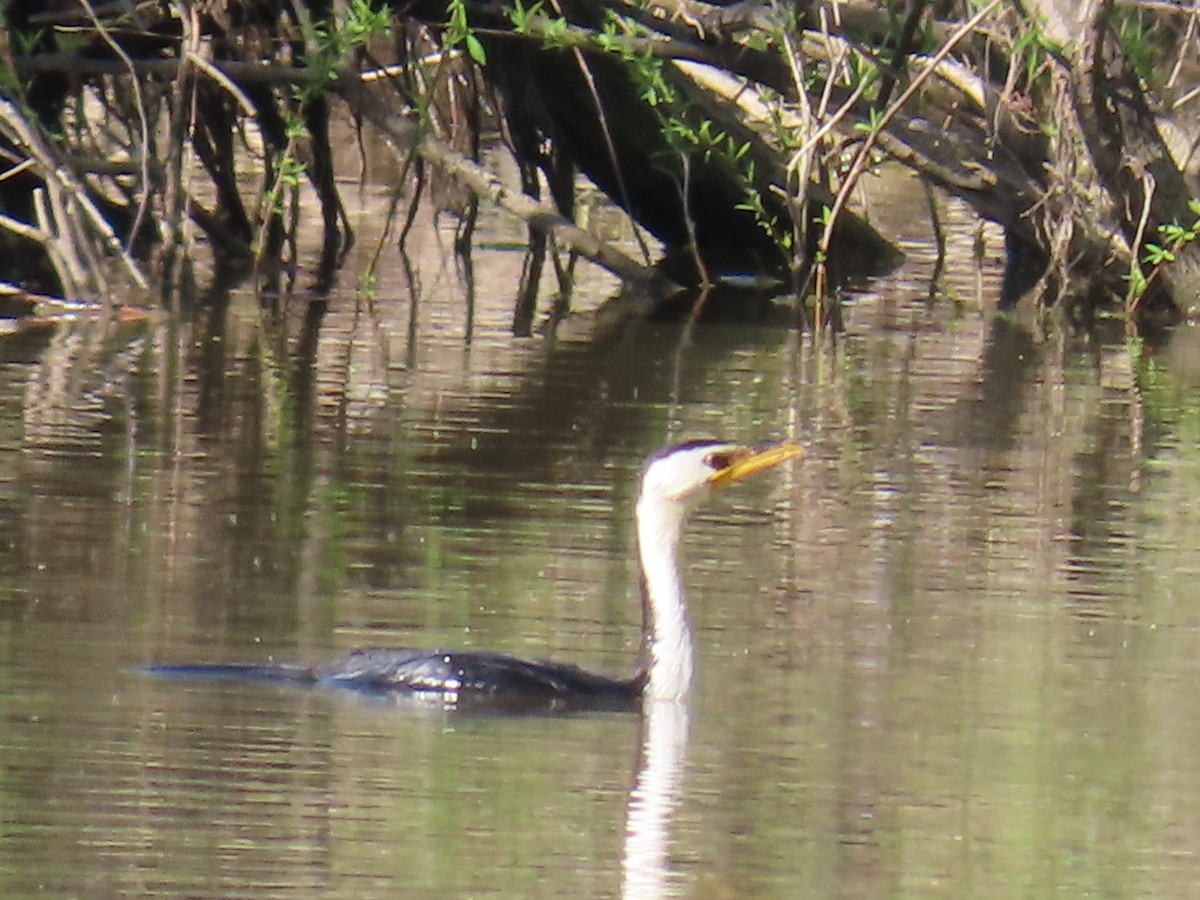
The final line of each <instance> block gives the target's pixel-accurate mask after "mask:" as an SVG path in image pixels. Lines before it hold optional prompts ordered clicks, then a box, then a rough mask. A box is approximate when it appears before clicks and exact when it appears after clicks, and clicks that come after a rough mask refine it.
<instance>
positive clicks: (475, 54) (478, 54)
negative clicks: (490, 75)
mask: <svg viewBox="0 0 1200 900" xmlns="http://www.w3.org/2000/svg"><path fill="white" fill-rule="evenodd" d="M466 44H467V53H468V54H469V55H470V57H471V59H473V60H474V61H475V62H476V63H477V64H478V65H481V66H486V65H487V53H485V52H484V50H483V44H481V43H479V38H477V37H475V35H473V34H468V35H467V37H466Z"/></svg>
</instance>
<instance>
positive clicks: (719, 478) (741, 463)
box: [708, 444, 804, 487]
mask: <svg viewBox="0 0 1200 900" xmlns="http://www.w3.org/2000/svg"><path fill="white" fill-rule="evenodd" d="M803 453H804V451H803V450H802V449H801V448H800V447H798V446H797V445H796V444H776V445H775V446H774V447H768V448H767V449H766V450H752V449H750V448H747V449H746V450H744V451H742V452H740V453H736V454H734V455H733V456H732V458H731V459H730V461H729V465H727V466H726V467H725V468H724V469H721V470H720V471H719V472H713V473H712V475H710V476H709V478H708V483H709V484H711V485H712V486H713V487H722V486H724V485H727V484H732V483H733V482H735V481H741V480H742V479H743V478H748V477H749V476H751V475H753V474H754V473H755V472H761V471H762V470H763V469H769V468H771V466H776V465H779V463H781V462H786V461H787V460H789V459H795V458H796V457H797V456H800V455H802V454H803Z"/></svg>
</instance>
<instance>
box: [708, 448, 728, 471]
mask: <svg viewBox="0 0 1200 900" xmlns="http://www.w3.org/2000/svg"><path fill="white" fill-rule="evenodd" d="M704 462H705V463H706V464H707V465H708V467H709V468H710V469H712V470H713V471H714V472H720V471H721V470H722V469H728V468H729V467H730V465H732V463H733V456H732V455H731V454H729V453H710V454H708V456H706V457H705V458H704Z"/></svg>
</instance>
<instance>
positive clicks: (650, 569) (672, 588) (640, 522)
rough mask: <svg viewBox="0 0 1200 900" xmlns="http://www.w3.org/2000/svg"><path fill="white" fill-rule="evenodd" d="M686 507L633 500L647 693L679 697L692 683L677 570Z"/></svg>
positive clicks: (688, 639) (688, 632)
mask: <svg viewBox="0 0 1200 900" xmlns="http://www.w3.org/2000/svg"><path fill="white" fill-rule="evenodd" d="M687 514H688V510H687V509H686V508H684V507H683V506H681V505H680V504H677V503H662V502H656V501H655V500H654V499H653V498H652V497H651V498H647V497H641V498H639V499H638V504H637V539H638V555H639V559H640V561H641V566H642V590H643V596H642V605H643V610H642V615H643V618H644V622H643V626H642V627H643V638H642V640H643V646H642V665H643V666H644V667H645V670H646V675H647V677H648V680H647V683H646V687H645V694H644V696H645V698H646V699H648V700H682V699H684V698H685V697H686V696H687V693H688V689H689V688H690V687H691V684H692V631H691V627H690V626H689V624H688V616H687V603H686V602H685V601H684V597H683V580H682V578H681V577H680V571H679V543H680V540H681V539H682V537H683V526H684V523H685V521H686V519H687Z"/></svg>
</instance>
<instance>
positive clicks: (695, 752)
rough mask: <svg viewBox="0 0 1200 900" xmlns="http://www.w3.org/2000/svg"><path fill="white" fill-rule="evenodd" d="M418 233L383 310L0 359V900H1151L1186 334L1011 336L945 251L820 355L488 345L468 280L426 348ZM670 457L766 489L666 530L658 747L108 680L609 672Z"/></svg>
mask: <svg viewBox="0 0 1200 900" xmlns="http://www.w3.org/2000/svg"><path fill="white" fill-rule="evenodd" d="M493 227H494V226H493ZM911 227H912V229H913V230H914V237H915V236H917V235H920V233H921V232H922V231H923V230H924V227H923V225H922V223H920V222H914V223H912V225H911ZM426 234H427V238H426V243H425V246H423V247H421V248H419V252H420V253H422V254H423V259H422V260H421V265H420V267H419V268H420V271H421V273H422V280H421V285H420V289H419V292H418V294H416V295H415V294H414V293H413V292H412V291H411V289H410V288H408V287H407V286H405V285H404V284H403V283H402V282H401V281H400V276H399V275H398V274H397V273H391V274H390V275H389V276H388V278H385V279H383V280H382V281H381V284H380V290H379V293H378V295H377V297H376V298H375V300H374V302H373V303H370V304H368V303H366V302H365V301H361V300H356V298H355V297H354V295H353V293H352V292H351V291H350V289H349V288H347V289H346V290H344V291H342V292H340V293H337V294H335V295H334V296H333V297H332V298H331V302H330V308H329V312H328V314H327V315H326V316H325V318H324V320H323V321H322V322H321V325H320V328H319V331H317V332H315V334H314V333H309V334H306V332H305V328H304V320H305V308H304V304H303V302H302V301H299V300H293V301H292V302H291V304H290V305H285V307H284V310H283V312H282V314H281V316H280V318H279V319H278V320H272V319H271V318H270V317H262V316H260V315H259V313H258V311H257V306H256V304H255V302H254V301H253V300H252V299H250V298H245V297H236V298H234V301H233V303H232V305H231V307H230V309H229V310H228V311H227V312H226V313H222V314H213V315H209V314H201V315H199V316H198V318H197V319H196V320H195V321H194V322H189V323H172V322H160V323H154V324H151V325H148V326H145V325H132V326H123V327H120V328H114V329H109V330H107V331H105V330H103V329H102V328H101V326H99V325H97V324H95V323H89V322H86V321H79V322H76V323H74V324H72V325H64V326H62V327H60V328H59V329H58V330H57V331H55V332H53V333H52V334H51V335H49V336H48V337H47V341H48V343H47V345H46V346H45V347H39V346H37V345H31V344H29V343H26V344H25V345H16V344H13V343H11V342H10V343H9V344H7V345H5V346H3V347H0V359H3V360H4V361H3V362H2V363H0V411H2V416H0V686H2V693H0V712H2V714H3V728H2V730H0V894H2V895H3V896H13V897H17V896H29V895H34V894H38V893H44V894H48V895H51V896H80V897H107V896H117V895H138V896H177V897H233V896H236V897H289V898H295V897H347V898H351V897H353V898H369V897H397V896H404V897H467V896H499V897H531V896H563V897H568V896H569V897H613V896H619V895H620V894H621V893H622V891H623V890H624V891H625V893H627V894H628V895H636V896H652V895H655V894H669V893H678V894H681V895H697V896H705V897H883V896H887V897H914V898H916V897H922V898H923V897H939V896H944V897H954V898H961V897H991V896H995V897H1014V896H1033V897H1044V896H1063V897H1081V896H1099V897H1189V896H1192V895H1193V894H1194V891H1195V885H1196V884H1197V883H1198V882H1200V859H1198V858H1197V852H1198V850H1200V754H1198V753H1197V752H1196V748H1197V747H1198V746H1200V704H1198V702H1197V699H1196V698H1197V697H1198V696H1200V691H1198V690H1197V689H1198V687H1200V662H1198V661H1197V660H1200V653H1198V652H1197V648H1200V593H1198V591H1197V583H1198V577H1197V576H1198V575H1200V447H1198V444H1197V441H1198V440H1200V413H1198V412H1197V410H1200V374H1197V373H1198V371H1200V370H1198V368H1197V366H1196V363H1195V360H1196V359H1197V358H1200V344H1198V343H1197V339H1196V337H1195V335H1194V334H1193V333H1192V332H1191V331H1186V330H1185V331H1182V332H1181V333H1180V334H1178V335H1176V336H1175V338H1174V340H1173V341H1171V342H1170V343H1169V344H1168V345H1167V346H1166V347H1164V348H1159V349H1155V350H1153V351H1151V350H1149V349H1146V348H1138V347H1135V348H1134V350H1135V351H1136V352H1135V353H1133V354H1131V353H1130V350H1129V348H1127V347H1126V346H1125V344H1124V343H1117V344H1113V345H1111V346H1109V345H1098V344H1095V343H1088V342H1085V341H1082V340H1081V341H1066V340H1061V339H1051V340H1047V341H1039V340H1035V339H1034V338H1033V337H1031V336H1030V334H1029V333H1028V332H1027V331H1025V330H1023V329H1022V328H1021V327H1019V326H1018V325H1016V324H1014V323H1011V322H1008V321H1005V320H1000V319H995V318H993V317H992V316H991V315H989V314H986V313H982V312H980V310H979V308H978V305H977V298H978V297H983V299H984V301H985V303H990V302H991V298H993V297H994V295H995V291H996V281H997V278H998V272H997V270H996V268H995V266H994V265H993V264H991V263H988V264H985V265H984V267H983V268H982V270H981V271H980V272H979V273H976V272H975V270H974V269H973V267H972V265H971V264H970V263H967V262H963V260H966V259H967V258H968V254H967V253H966V252H965V251H964V250H963V249H962V248H959V249H958V251H957V255H956V258H955V259H956V261H955V262H954V263H952V264H951V266H950V267H949V270H948V273H947V276H946V278H947V282H946V287H947V292H948V293H949V294H953V295H954V296H955V297H957V298H959V299H961V301H962V302H961V303H960V304H956V303H953V302H950V301H949V300H946V299H943V300H941V301H940V302H938V303H935V304H933V305H927V304H926V302H925V299H924V298H925V295H926V293H927V285H926V284H925V283H923V281H922V278H924V277H926V273H927V272H928V271H929V267H928V264H927V262H928V251H927V249H925V248H923V247H922V246H921V245H919V244H916V243H912V242H910V243H909V249H910V250H911V251H913V252H914V259H913V262H912V263H911V264H910V266H909V267H907V268H906V269H905V270H904V271H903V272H901V273H899V275H898V276H897V277H896V278H895V279H892V280H891V281H890V282H888V283H887V284H886V285H882V286H880V288H879V290H878V291H877V292H876V293H872V294H868V295H864V296H862V297H860V298H858V299H857V300H855V301H854V302H853V303H852V304H851V305H850V307H849V308H848V309H847V314H846V321H847V331H846V333H845V334H843V335H842V336H840V337H839V338H837V339H836V340H828V339H826V340H818V341H814V340H813V339H811V338H810V337H802V336H800V335H797V334H795V333H793V332H789V331H787V330H781V329H778V328H774V327H766V326H763V327H728V326H705V327H699V328H697V329H695V330H694V331H691V332H689V333H686V334H685V332H684V331H683V330H682V329H681V328H680V327H677V326H672V325H646V326H643V327H641V328H638V329H620V328H614V327H611V326H610V325H609V324H607V323H606V322H605V321H603V320H602V319H598V318H596V317H594V316H593V315H591V309H592V307H594V306H595V305H596V304H597V302H598V300H599V298H602V297H603V295H604V294H605V292H606V291H607V290H608V287H609V286H608V285H606V284H605V282H604V281H603V280H599V279H597V280H595V281H589V282H588V286H587V287H586V288H585V290H584V291H583V293H582V299H581V305H582V307H583V309H582V311H581V314H580V315H579V316H577V317H576V318H574V319H571V320H569V321H567V322H566V323H564V324H563V325H562V326H561V328H560V329H559V332H558V337H557V339H556V340H552V339H549V338H547V337H545V336H537V337H533V338H523V339H515V338H512V337H511V336H510V334H509V326H510V322H511V307H512V299H513V294H514V292H515V283H516V276H517V273H519V267H520V256H519V254H517V253H512V252H507V253H506V252H493V253H489V254H484V255H482V256H481V257H480V259H479V260H478V261H477V269H476V273H475V275H476V279H477V285H478V288H477V290H476V293H475V296H474V298H473V303H474V309H473V319H472V320H471V323H470V326H468V324H467V320H466V298H465V290H464V287H463V284H462V282H461V280H460V278H459V277H458V275H457V274H456V273H455V270H454V269H453V267H451V266H449V264H444V263H440V262H438V260H440V258H441V257H440V248H439V244H438V242H437V241H435V240H434V238H433V231H432V229H431V228H430V229H428V230H427V232H426ZM503 236H504V235H503V234H501V235H498V237H501V238H502V237H503ZM441 243H442V245H443V246H444V245H447V244H448V238H447V237H446V235H445V234H444V233H443V235H442V237H441ZM362 252H367V251H366V250H364V251H362ZM354 266H355V263H354V261H353V260H352V261H351V264H350V267H349V269H348V272H350V273H353V272H354V271H355V269H354ZM389 279H390V280H389ZM346 281H347V283H348V284H349V283H351V282H352V281H353V277H352V275H348V276H347V278H346ZM468 335H469V340H468V339H467V338H468ZM696 434H715V435H721V436H727V437H730V438H736V439H746V440H760V439H772V438H789V439H793V440H797V441H799V442H801V443H802V444H804V445H805V447H806V450H807V456H806V458H805V459H804V460H802V461H800V462H798V463H796V464H794V465H790V466H788V467H785V468H783V469H781V470H779V471H777V472H775V473H773V474H772V475H769V476H766V477H764V478H762V479H760V480H759V481H757V482H755V483H753V484H750V485H747V486H745V487H744V488H743V489H741V490H740V491H739V492H737V493H736V494H730V495H727V496H723V497H720V498H718V499H717V500H716V501H715V502H714V503H713V504H712V505H711V506H710V507H708V508H707V509H705V510H704V511H702V512H701V513H700V514H698V515H697V517H696V519H695V521H694V524H693V528H692V531H691V535H690V538H689V541H688V548H687V555H688V558H689V560H690V562H691V566H690V569H689V572H688V585H689V590H690V594H691V598H692V614H693V620H694V624H695V626H696V630H697V637H698V642H699V654H700V655H699V661H698V667H699V685H698V688H697V691H696V694H695V696H694V698H693V701H692V703H691V706H690V709H689V715H688V719H687V721H686V722H682V721H676V720H673V719H672V718H671V717H670V716H665V717H664V716H658V717H657V718H654V717H651V718H650V719H649V720H647V721H646V722H639V721H638V719H636V718H635V717H631V716H620V715H592V716H584V717H578V718H570V719H515V720H514V719H503V718H478V717H476V718H467V717H461V716H455V715H453V714H449V713H446V712H444V711H441V710H430V709H425V710H414V709H411V708H397V707H396V706H393V705H389V704H386V703H379V702H374V703H373V702H367V701H364V700H362V699H361V698H355V697H350V696H343V695H340V694H336V693H332V692H327V691H301V690H281V689H275V688H271V687H267V686H262V685H229V684H211V683H180V682H173V681H162V680H157V679H149V678H145V677H142V676H139V675H138V674H136V672H135V671H134V670H135V669H136V667H137V666H139V665H142V664H145V663H147V662H154V661H181V660H211V661H220V660H238V661H255V660H262V659H266V658H272V657H273V658H287V659H303V660H323V659H326V658H329V657H331V656H334V655H336V654H338V653H340V652H342V651H345V650H348V649H350V648H352V647H355V646H360V645H367V644H373V645H381V644H395V645H417V646H435V645H451V646H461V647H473V648H490V649H496V650H501V651H505V652H510V653H516V654H521V655H527V656H535V657H540V656H551V657H556V658H561V659H570V660H575V661H578V662H580V663H583V664H586V665H588V666H590V667H592V668H595V669H598V670H601V671H608V672H612V673H623V672H627V671H629V670H630V669H631V667H632V660H633V655H634V652H635V649H636V644H637V637H638V634H637V625H638V621H637V616H638V604H637V602H636V600H634V599H633V598H634V593H633V592H634V588H635V582H636V578H635V573H634V571H633V569H632V565H631V563H630V549H631V548H630V541H631V536H632V535H631V528H630V519H631V515H632V502H633V479H634V477H635V475H636V472H637V470H638V466H639V465H640V461H641V458H642V456H643V455H644V454H645V453H647V452H648V451H650V450H652V449H654V448H656V447H657V446H659V445H660V444H661V443H662V442H664V441H665V440H668V439H675V438H682V437H687V436H694V435H696Z"/></svg>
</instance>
